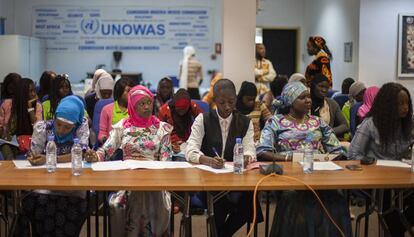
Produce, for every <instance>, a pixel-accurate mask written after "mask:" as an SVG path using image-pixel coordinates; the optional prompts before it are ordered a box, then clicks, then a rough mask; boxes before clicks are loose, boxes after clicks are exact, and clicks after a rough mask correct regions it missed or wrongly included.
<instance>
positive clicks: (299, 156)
mask: <svg viewBox="0 0 414 237" xmlns="http://www.w3.org/2000/svg"><path fill="white" fill-rule="evenodd" d="M337 156H338V154H313V160H317V161H326V157H328V160H333V159H334V158H335V157H337ZM292 161H293V162H302V161H303V153H300V152H294V153H293V158H292Z"/></svg>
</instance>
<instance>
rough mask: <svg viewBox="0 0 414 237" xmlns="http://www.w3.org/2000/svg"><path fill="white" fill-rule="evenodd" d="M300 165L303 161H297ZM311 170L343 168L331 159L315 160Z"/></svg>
mask: <svg viewBox="0 0 414 237" xmlns="http://www.w3.org/2000/svg"><path fill="white" fill-rule="evenodd" d="M299 163H300V164H301V165H303V162H302V161H301V162H299ZM313 170H318V171H321V170H331V171H333V170H343V168H342V167H341V166H339V165H337V164H335V163H333V162H332V161H326V162H325V161H323V162H322V161H317V162H313Z"/></svg>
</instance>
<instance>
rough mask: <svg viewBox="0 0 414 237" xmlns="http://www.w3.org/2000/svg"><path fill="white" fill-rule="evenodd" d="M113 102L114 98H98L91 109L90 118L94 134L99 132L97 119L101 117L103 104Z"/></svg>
mask: <svg viewBox="0 0 414 237" xmlns="http://www.w3.org/2000/svg"><path fill="white" fill-rule="evenodd" d="M112 102H114V99H112V98H110V99H101V100H98V102H96V104H95V108H94V110H93V120H92V129H93V130H94V131H95V133H96V135H98V134H99V120H100V119H101V112H102V109H103V107H105V105H107V104H110V103H112Z"/></svg>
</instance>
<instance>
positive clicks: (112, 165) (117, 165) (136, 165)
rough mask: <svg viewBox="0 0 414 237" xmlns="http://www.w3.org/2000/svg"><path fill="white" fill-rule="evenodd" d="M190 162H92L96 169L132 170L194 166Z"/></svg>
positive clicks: (93, 167) (93, 168)
mask: <svg viewBox="0 0 414 237" xmlns="http://www.w3.org/2000/svg"><path fill="white" fill-rule="evenodd" d="M192 167H193V166H192V165H190V163H188V162H175V161H140V160H125V161H105V162H96V163H93V164H92V170H94V171H110V170H130V169H184V168H192Z"/></svg>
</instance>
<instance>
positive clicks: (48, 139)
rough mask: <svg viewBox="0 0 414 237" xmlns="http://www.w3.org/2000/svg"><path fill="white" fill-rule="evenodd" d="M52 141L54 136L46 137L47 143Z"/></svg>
mask: <svg viewBox="0 0 414 237" xmlns="http://www.w3.org/2000/svg"><path fill="white" fill-rule="evenodd" d="M54 140H55V136H53V135H49V136H48V137H47V141H54Z"/></svg>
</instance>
